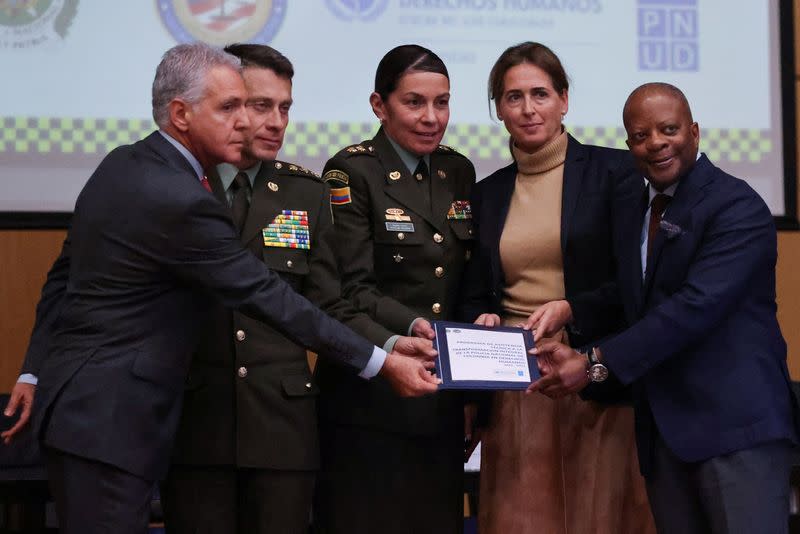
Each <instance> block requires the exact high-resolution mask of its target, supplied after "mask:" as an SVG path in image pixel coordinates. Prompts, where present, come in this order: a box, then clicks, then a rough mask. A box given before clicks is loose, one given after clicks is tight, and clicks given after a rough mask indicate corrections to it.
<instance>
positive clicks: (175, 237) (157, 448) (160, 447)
mask: <svg viewBox="0 0 800 534" xmlns="http://www.w3.org/2000/svg"><path fill="white" fill-rule="evenodd" d="M239 66H240V64H239V61H238V60H237V59H236V58H234V57H233V56H230V55H228V54H225V53H224V52H222V51H220V50H216V49H214V48H211V47H209V46H207V45H203V44H192V45H179V46H177V47H175V48H173V49H171V50H169V51H168V52H167V53H166V54H165V55H164V58H163V59H162V61H161V63H160V64H159V67H158V69H157V71H156V76H155V80H154V82H153V116H154V118H155V121H156V123H157V124H158V125H159V128H160V131H159V132H156V133H153V134H151V135H150V136H148V137H147V138H146V139H144V140H142V141H140V142H138V143H136V144H134V145H130V146H123V147H120V148H118V149H116V150H114V151H113V152H112V153H111V154H109V155H108V156H107V157H106V158H105V159H104V160H103V162H102V163H101V164H100V166H99V167H98V169H97V170H96V171H95V173H94V174H93V175H92V177H91V178H90V179H89V181H88V182H87V184H86V186H85V187H84V189H83V191H82V192H81V194H80V195H79V197H78V200H77V203H76V206H75V213H74V216H73V219H72V228H71V229H70V231H69V234H68V236H67V239H66V241H65V244H64V249H63V250H62V253H61V256H60V257H59V259H58V260H57V261H56V263H55V265H54V267H53V269H52V270H51V272H50V274H49V275H48V281H47V282H46V284H45V287H44V289H43V295H42V301H41V302H40V305H39V306H38V308H37V321H36V325H35V327H34V333H33V336H32V339H31V344H30V347H29V351H28V354H27V355H26V359H25V362H24V364H23V368H22V371H23V374H25V375H35V376H36V377H38V386H37V394H36V402H35V403H34V411H33V415H32V416H31V419H32V425H31V427H32V430H33V431H35V432H37V433H38V434H39V435H40V437H41V439H42V443H43V445H44V447H45V450H46V455H47V461H48V474H49V477H50V481H51V487H52V491H53V494H54V496H55V499H56V509H57V513H58V518H59V524H60V527H61V532H66V533H73V532H74V533H77V532H81V533H83V532H92V533H101V532H109V533H110V532H115V533H120V532H142V531H144V530H145V528H146V524H147V519H148V514H149V501H150V494H151V491H152V488H153V484H154V481H156V480H158V479H159V478H161V477H163V475H164V474H165V472H166V468H167V465H168V462H169V456H170V449H171V446H172V441H173V436H174V434H175V429H176V426H177V424H178V417H179V415H180V409H181V398H182V395H183V388H184V381H185V379H186V374H187V369H188V367H189V363H190V360H191V356H192V353H193V352H194V351H195V349H196V347H197V343H198V339H199V337H200V336H199V334H200V333H201V332H203V331H204V330H205V329H206V328H208V326H209V321H208V319H209V317H207V316H206V314H205V311H206V310H208V309H209V307H210V304H211V299H212V298H216V299H218V300H219V301H221V302H222V303H224V304H225V305H226V306H229V307H232V308H238V309H239V310H240V311H243V312H245V313H247V314H249V315H251V316H253V317H254V318H256V319H258V320H261V321H264V322H267V323H269V324H271V325H273V326H274V327H275V328H276V329H278V330H279V331H280V332H281V333H282V334H283V335H285V336H287V337H288V338H289V339H291V340H293V341H294V342H296V343H298V344H300V345H303V346H306V347H309V348H311V349H313V350H314V351H316V352H318V353H319V354H320V356H321V357H324V358H330V359H332V360H334V361H338V362H340V363H341V364H342V365H345V366H348V367H350V368H351V369H352V370H353V372H354V373H359V374H360V375H361V376H362V377H363V378H369V377H371V376H374V375H375V374H376V373H377V372H380V373H381V374H382V375H383V376H385V377H387V378H388V379H389V380H390V382H392V383H394V384H395V385H396V386H397V388H398V390H399V391H400V392H401V393H405V394H416V393H422V392H427V391H433V390H435V389H436V386H435V379H433V378H431V377H430V374H429V373H428V372H427V370H426V369H425V367H424V364H423V363H422V362H420V361H418V360H415V359H412V358H406V357H403V356H400V355H398V354H394V353H392V354H389V355H387V354H386V352H385V351H383V350H382V349H379V348H378V347H374V346H373V345H372V344H371V343H369V342H368V341H366V340H365V339H363V338H361V337H359V336H358V335H356V334H355V333H354V332H352V331H351V330H349V329H348V328H346V327H344V326H342V325H341V324H339V323H338V322H336V321H334V320H333V319H331V318H330V317H328V316H327V315H325V314H324V313H322V312H321V311H319V310H318V309H317V308H315V307H314V306H312V305H311V304H310V303H309V302H308V301H307V300H306V299H304V298H303V297H300V296H299V295H297V294H296V293H295V292H294V291H293V290H292V288H291V286H290V285H289V284H287V283H286V282H284V281H283V280H281V279H280V277H278V276H277V275H275V274H274V273H273V272H271V271H269V270H268V269H266V268H265V267H264V264H263V262H261V261H259V260H258V259H256V258H254V257H253V255H252V253H250V252H249V251H246V250H245V249H244V248H242V246H241V243H240V241H239V238H238V235H237V233H236V229H235V227H234V225H233V224H232V220H231V217H230V215H229V213H228V209H227V208H226V207H225V206H224V205H223V204H221V203H220V202H219V200H218V199H217V198H215V197H214V195H213V194H211V192H210V191H209V190H207V189H206V188H205V186H204V185H203V184H204V183H205V181H206V180H205V177H204V170H208V169H211V168H213V166H214V165H216V164H218V163H220V162H222V161H228V162H234V163H235V162H238V161H239V160H240V158H241V150H242V147H243V144H244V141H245V138H246V135H247V130H248V128H249V118H248V116H247V113H246V112H245V102H246V99H247V93H246V90H245V87H244V83H243V81H242V78H241V74H240V72H239ZM29 390H30V387H29V385H25V384H23V385H20V384H18V387H15V392H14V393H15V396H14V399H16V400H12V402H13V403H14V404H13V405H11V406H9V407H8V408H7V411H14V410H15V409H16V407H17V405H19V404H20V401H19V399H20V398H21V397H24V399H23V400H24V402H23V403H22V404H27V405H29V404H30V402H31V400H30V398H29V397H30V391H29ZM23 426H24V425H23ZM16 431H18V428H17V430H15V432H16ZM215 432H216V430H215V429H214V428H209V429H208V438H209V439H212V438H213V435H214V433H215ZM12 435H13V433H11V434H5V435H4V437H5V438H10V437H11V436H12Z"/></svg>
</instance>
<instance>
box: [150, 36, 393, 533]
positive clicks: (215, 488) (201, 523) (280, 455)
mask: <svg viewBox="0 0 800 534" xmlns="http://www.w3.org/2000/svg"><path fill="white" fill-rule="evenodd" d="M225 50H226V51H227V52H229V53H232V54H233V55H235V56H237V57H239V58H240V59H241V60H242V65H243V69H244V70H243V72H242V75H243V78H244V81H245V86H246V88H247V93H248V97H247V112H248V116H249V118H250V124H251V127H250V130H249V132H248V140H247V141H248V142H247V144H246V146H245V149H244V151H243V154H242V161H241V162H240V163H237V164H236V165H235V166H234V165H231V164H228V163H223V164H221V165H219V166H217V169H216V171H215V172H213V173H210V175H209V182H210V184H211V188H212V190H213V191H214V193H215V195H216V196H217V197H218V198H219V199H220V201H222V202H223V203H224V204H225V205H228V206H230V208H231V210H232V213H233V218H234V222H236V220H237V219H239V220H240V224H241V228H240V237H241V241H242V244H243V245H244V246H245V248H247V249H248V250H250V251H251V252H252V253H253V254H255V255H256V257H257V258H259V259H261V260H262V261H264V263H266V264H267V265H268V266H269V267H270V269H272V270H273V271H275V272H276V273H277V274H278V275H279V276H280V277H281V278H282V279H283V280H285V281H286V282H287V283H289V284H290V285H291V286H292V287H293V288H294V289H295V290H297V291H299V292H301V293H302V294H303V295H305V296H306V297H307V298H309V299H310V300H311V301H312V302H314V303H315V304H317V305H319V306H320V307H322V309H324V310H325V311H328V312H329V313H331V315H332V316H333V317H335V318H337V319H338V320H340V321H343V322H345V324H347V325H348V326H350V327H351V328H353V329H354V330H356V331H357V332H360V333H362V335H366V336H367V337H368V338H369V339H371V340H372V341H373V342H374V343H376V344H377V345H380V346H383V345H384V343H386V342H387V341H388V340H389V339H390V338H392V333H391V332H389V331H388V330H386V329H385V328H383V327H382V326H381V325H379V324H377V323H373V322H372V321H371V320H370V319H369V317H367V316H366V315H365V314H363V313H362V314H359V313H355V311H354V308H352V306H351V305H350V303H349V301H347V300H344V299H343V298H341V295H340V285H339V275H338V268H337V265H336V259H335V256H334V254H333V249H332V246H331V243H330V238H331V234H332V232H333V219H332V216H331V210H330V189H329V188H328V187H327V185H326V184H325V183H324V182H323V181H322V180H320V179H319V177H317V176H316V175H315V174H313V173H311V172H309V171H307V170H305V169H303V168H302V167H299V166H297V165H294V164H291V163H286V162H282V161H277V160H276V157H277V154H278V150H279V149H280V147H281V145H282V143H283V138H284V134H285V132H286V127H287V125H288V123H289V109H290V107H291V105H292V76H293V74H294V69H293V67H292V64H291V62H290V61H289V60H288V59H287V58H286V57H284V56H283V55H282V54H281V53H280V52H278V51H277V50H275V49H273V48H271V47H269V46H265V45H256V44H238V45H231V46H228V47H226V49H225ZM241 194H245V195H246V198H245V199H244V200H245V201H244V208H245V209H244V210H243V213H241V214H240V213H239V212H238V209H239V208H238V202H239V195H241ZM247 197H249V202H248V198H247ZM248 206H249V208H248ZM208 315H209V316H210V317H213V319H212V321H211V324H210V325H209V327H208V329H207V330H206V331H205V332H204V333H203V334H202V336H201V342H200V347H199V349H198V351H197V352H196V353H195V355H194V357H193V359H192V365H191V368H190V370H189V385H188V387H187V390H186V393H185V395H184V402H183V413H182V415H181V422H180V425H179V427H178V434H177V437H176V446H175V453H174V454H173V459H172V466H171V467H170V472H169V475H168V477H167V479H166V481H165V483H164V484H163V485H162V491H161V495H162V502H163V504H164V513H165V520H166V527H167V531H168V532H174V533H177V534H180V533H183V532H186V533H195V532H241V533H247V534H258V533H264V534H267V533H272V532H280V533H282V534H292V533H298V534H299V533H307V532H308V523H309V512H310V509H311V496H312V491H313V488H314V479H315V474H316V471H317V469H319V437H318V433H317V415H316V401H317V397H318V395H319V391H318V387H317V385H316V383H315V380H314V378H313V377H312V375H311V371H310V369H309V366H308V359H307V357H306V351H305V349H304V348H303V347H302V346H300V345H298V344H297V343H295V342H293V341H291V340H290V339H289V338H287V337H285V336H283V335H281V334H280V333H279V332H278V331H276V330H275V329H274V328H273V327H271V326H269V325H266V324H264V323H260V322H258V321H256V320H254V319H251V318H249V317H247V316H246V315H244V314H242V313H240V312H238V311H231V310H228V309H227V308H225V307H224V306H222V305H218V306H216V307H213V308H210V309H209V312H208ZM399 342H400V343H405V342H406V341H403V340H400V341H399ZM212 429H213V437H211V436H209V430H212Z"/></svg>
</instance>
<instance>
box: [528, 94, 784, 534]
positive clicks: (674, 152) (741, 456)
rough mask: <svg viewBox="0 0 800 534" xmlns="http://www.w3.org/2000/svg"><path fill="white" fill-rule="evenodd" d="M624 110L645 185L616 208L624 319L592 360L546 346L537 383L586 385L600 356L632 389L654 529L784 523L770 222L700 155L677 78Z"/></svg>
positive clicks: (749, 194) (757, 202) (770, 527)
mask: <svg viewBox="0 0 800 534" xmlns="http://www.w3.org/2000/svg"><path fill="white" fill-rule="evenodd" d="M623 120H624V123H625V129H626V131H627V133H628V140H627V143H628V146H629V148H630V150H631V153H632V154H633V156H634V158H635V159H636V161H637V165H638V167H639V169H640V171H641V172H642V173H643V174H644V176H645V178H646V179H647V181H648V182H649V186H648V188H647V191H646V192H645V193H644V199H643V201H642V202H641V203H640V204H639V205H634V206H631V209H630V210H627V211H626V212H623V213H620V214H619V216H620V217H621V226H620V227H621V228H624V229H625V230H623V231H622V232H621V233H620V234H619V236H618V240H617V241H618V251H619V260H620V267H619V287H620V292H621V297H622V303H623V305H624V309H625V314H626V317H627V321H628V324H629V325H630V326H629V328H628V329H627V330H625V331H623V332H621V333H619V334H618V335H616V336H613V337H611V338H609V339H607V340H605V341H603V342H601V343H600V344H599V346H597V347H594V349H593V350H591V351H589V353H588V354H580V353H577V352H575V351H573V350H572V349H570V348H568V347H565V346H563V345H560V344H557V343H554V342H552V341H544V342H542V343H540V344H539V346H538V348H537V349H536V353H537V355H538V356H539V366H540V368H541V369H542V371H543V375H544V376H543V377H542V378H541V379H540V380H538V381H537V382H535V383H534V384H532V386H531V388H530V390H531V391H536V390H538V391H541V392H543V393H545V394H547V395H549V396H553V397H555V396H559V395H562V394H564V393H566V392H571V391H577V390H579V389H581V388H583V387H584V386H586V385H587V383H588V382H589V380H590V379H592V380H602V379H603V378H604V376H605V375H606V374H607V370H606V369H605V367H606V366H607V368H608V369H610V370H611V371H613V372H614V373H615V374H616V376H617V377H618V378H619V379H620V380H621V381H622V382H623V383H625V384H633V395H634V399H635V407H636V432H637V445H638V450H639V458H640V463H641V468H642V472H643V474H644V475H645V477H646V479H647V486H648V495H649V498H650V502H651V505H652V510H653V515H654V517H655V519H656V524H657V525H658V528H659V531H661V532H681V533H705V532H713V533H723V532H724V533H729V532H742V533H744V532H770V533H776V532H786V530H787V528H788V527H787V525H788V511H789V469H790V452H791V448H792V444H793V443H795V442H796V441H797V428H796V423H795V414H794V404H793V395H792V393H791V389H790V383H789V374H788V370H787V367H786V344H785V342H784V340H783V337H782V335H781V332H780V328H779V326H778V322H777V319H776V316H775V312H776V304H775V262H776V258H777V244H776V232H775V226H774V223H773V220H772V216H771V214H770V212H769V209H768V208H767V206H766V205H765V204H764V202H763V201H762V200H761V198H760V197H759V196H758V195H757V194H756V193H755V192H754V191H753V190H752V189H751V188H750V186H749V185H747V184H746V183H745V182H744V181H742V180H739V179H737V178H734V177H732V176H730V175H728V174H726V173H724V172H723V171H722V170H720V169H719V168H717V167H715V166H714V165H713V164H712V163H711V162H710V161H709V160H708V159H707V158H706V157H705V156H704V155H698V145H699V137H700V134H699V128H698V126H697V123H696V122H694V121H693V119H692V115H691V111H690V109H689V104H688V102H687V101H686V97H685V96H684V95H683V93H682V92H681V91H680V90H679V89H677V88H676V87H674V86H671V85H668V84H662V83H652V84H646V85H643V86H641V87H639V88H637V89H636V90H635V91H633V93H632V94H631V95H630V97H628V100H627V102H626V104H625V109H624V112H623ZM665 206H666V207H665ZM587 370H588V373H587Z"/></svg>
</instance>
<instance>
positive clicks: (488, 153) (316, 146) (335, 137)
mask: <svg viewBox="0 0 800 534" xmlns="http://www.w3.org/2000/svg"><path fill="white" fill-rule="evenodd" d="M2 123H3V129H2V142H0V153H6V154H26V155H41V156H45V157H46V156H47V155H53V156H55V155H57V156H60V157H62V158H63V156H65V155H75V156H80V155H84V154H85V155H101V156H102V155H104V154H106V153H108V152H109V151H111V150H112V149H114V148H115V147H117V146H119V145H124V144H129V143H132V142H134V141H137V140H139V139H141V138H143V137H145V136H146V135H147V134H149V133H150V132H152V131H153V130H154V129H155V124H154V123H153V121H152V120H149V119H74V118H58V117H53V118H44V117H4V118H3V119H2ZM567 130H568V131H569V132H570V133H571V134H572V135H573V136H575V137H576V138H577V139H578V140H580V141H581V142H583V143H588V144H593V145H601V146H608V147H616V148H625V130H624V129H623V128H621V127H617V126H567ZM376 131H377V125H376V124H375V123H371V122H364V123H345V122H334V123H322V122H295V123H291V124H290V125H289V127H288V129H287V130H286V139H285V142H284V146H283V149H282V156H281V157H283V158H285V159H289V160H298V161H302V160H303V159H304V158H313V159H315V160H319V159H326V158H328V157H329V156H332V155H333V154H334V153H336V152H337V151H338V150H339V149H341V148H342V147H345V146H348V145H352V144H356V143H359V142H360V141H362V140H364V139H369V138H371V137H372V136H373V135H374V134H375V132H376ZM443 142H444V144H446V145H448V146H451V147H453V148H455V149H456V150H458V151H459V152H461V153H462V154H464V155H466V156H467V157H469V158H470V159H472V160H473V161H480V160H491V161H499V162H503V161H507V160H508V134H507V133H506V131H505V129H504V128H503V126H502V125H501V124H496V125H473V124H453V125H450V127H448V129H447V134H446V135H445V137H444V141H443ZM773 145H774V143H773V141H772V140H771V139H770V137H769V131H767V130H759V129H744V128H726V129H721V128H711V129H704V130H703V131H702V134H701V142H700V148H701V150H702V151H703V152H705V153H706V154H707V155H708V157H709V158H710V159H711V161H715V162H718V163H724V162H732V163H759V162H761V161H762V160H764V159H765V158H767V157H768V156H769V155H770V153H771V152H772V151H773V150H774V149H775V147H774V146H773Z"/></svg>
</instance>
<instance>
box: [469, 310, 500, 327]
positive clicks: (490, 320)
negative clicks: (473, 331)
mask: <svg viewBox="0 0 800 534" xmlns="http://www.w3.org/2000/svg"><path fill="white" fill-rule="evenodd" d="M475 324H477V325H480V326H488V327H490V328H491V327H495V326H500V316H499V315H497V314H496V313H482V314H480V315H479V316H478V318H477V319H475Z"/></svg>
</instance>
